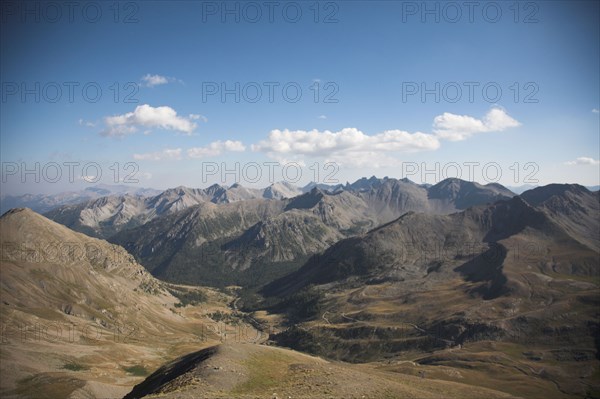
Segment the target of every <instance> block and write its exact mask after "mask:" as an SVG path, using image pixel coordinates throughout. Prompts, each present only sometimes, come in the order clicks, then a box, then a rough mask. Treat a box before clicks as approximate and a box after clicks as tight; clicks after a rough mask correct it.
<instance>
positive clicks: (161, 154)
mask: <svg viewBox="0 0 600 399" xmlns="http://www.w3.org/2000/svg"><path fill="white" fill-rule="evenodd" d="M133 159H135V160H136V161H163V160H179V159H181V148H174V149H171V148H165V149H164V150H162V151H157V152H150V153H145V154H133Z"/></svg>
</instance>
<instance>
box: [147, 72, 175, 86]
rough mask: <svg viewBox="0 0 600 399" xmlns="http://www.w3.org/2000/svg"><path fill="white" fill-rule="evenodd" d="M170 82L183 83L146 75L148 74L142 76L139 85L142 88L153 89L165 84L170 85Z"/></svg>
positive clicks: (170, 78) (166, 77) (160, 76)
mask: <svg viewBox="0 0 600 399" xmlns="http://www.w3.org/2000/svg"><path fill="white" fill-rule="evenodd" d="M171 82H180V83H183V82H182V81H181V80H179V79H176V78H172V77H170V76H162V75H151V74H149V73H148V74H146V75H144V76H142V82H141V85H142V86H144V87H154V86H160V85H166V84H167V83H171Z"/></svg>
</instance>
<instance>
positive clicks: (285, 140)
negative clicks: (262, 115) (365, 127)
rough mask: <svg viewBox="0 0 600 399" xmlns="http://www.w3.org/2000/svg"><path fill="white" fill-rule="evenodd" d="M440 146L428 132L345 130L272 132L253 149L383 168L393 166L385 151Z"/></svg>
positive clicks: (279, 156) (253, 146)
mask: <svg viewBox="0 0 600 399" xmlns="http://www.w3.org/2000/svg"><path fill="white" fill-rule="evenodd" d="M439 146H440V143H439V141H438V139H437V138H436V137H435V136H434V135H431V134H426V133H420V132H417V133H408V132H405V131H401V130H387V131H384V132H383V133H379V134H376V135H373V136H369V135H366V134H365V133H363V132H361V131H360V130H358V129H355V128H345V129H342V130H340V131H338V132H331V131H328V130H326V131H323V132H321V131H318V130H311V131H303V130H295V131H291V130H287V129H286V130H273V131H271V132H270V133H269V137H268V138H267V139H266V140H263V141H261V142H259V143H258V144H255V145H252V147H251V148H252V150H253V151H261V152H266V153H267V154H268V155H269V156H270V157H272V158H276V159H283V158H284V157H292V158H294V157H296V158H298V157H301V156H322V157H326V158H328V159H330V160H332V161H335V162H338V163H340V164H342V163H344V164H354V165H357V166H358V165H365V164H377V165H379V166H383V165H390V164H391V163H393V158H390V157H386V156H384V155H383V154H384V153H386V152H415V151H425V150H435V149H437V148H438V147H439ZM377 165H375V166H377Z"/></svg>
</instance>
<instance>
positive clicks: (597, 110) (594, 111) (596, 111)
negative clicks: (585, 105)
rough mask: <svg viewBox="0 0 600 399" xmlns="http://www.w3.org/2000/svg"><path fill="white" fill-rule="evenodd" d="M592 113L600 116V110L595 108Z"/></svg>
mask: <svg viewBox="0 0 600 399" xmlns="http://www.w3.org/2000/svg"><path fill="white" fill-rule="evenodd" d="M592 112H593V113H595V114H600V109H598V108H594V109H592Z"/></svg>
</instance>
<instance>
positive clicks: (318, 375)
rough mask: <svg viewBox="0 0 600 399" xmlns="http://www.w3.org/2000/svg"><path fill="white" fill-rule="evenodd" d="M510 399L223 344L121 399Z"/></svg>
mask: <svg viewBox="0 0 600 399" xmlns="http://www.w3.org/2000/svg"><path fill="white" fill-rule="evenodd" d="M442 392H443V397H445V398H481V397H486V398H511V397H513V396H511V395H509V394H506V393H504V392H500V391H498V390H494V389H486V388H481V387H476V386H472V385H466V384H462V383H460V382H449V381H443V380H432V379H427V380H425V379H423V378H419V377H417V376H409V375H400V374H398V373H394V372H390V371H382V370H378V369H377V368H376V367H373V366H372V367H360V366H356V365H348V364H343V363H338V362H328V361H325V360H323V359H320V358H318V357H313V356H308V355H305V354H301V353H298V352H294V351H290V350H288V349H283V348H277V347H269V346H263V345H243V344H242V345H241V344H227V345H218V346H214V347H211V348H207V349H204V350H201V351H197V352H195V353H191V354H189V355H186V356H183V357H181V358H179V359H177V360H176V361H173V362H171V363H169V364H166V365H165V366H163V367H161V368H160V369H158V370H156V371H155V372H154V373H153V374H152V375H150V376H149V377H148V378H147V379H146V380H145V381H143V382H142V383H140V384H138V385H137V386H136V387H135V388H134V389H133V390H132V391H131V392H130V393H129V394H127V395H126V396H125V398H124V399H135V398H144V397H160V398H165V399H175V398H186V399H187V398H190V399H192V398H217V397H218V398H221V397H222V398H273V397H278V398H280V397H281V398H329V397H340V398H341V397H343V398H361V397H371V398H400V397H401V398H431V399H433V398H439V397H441V396H440V395H441V393H442Z"/></svg>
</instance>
